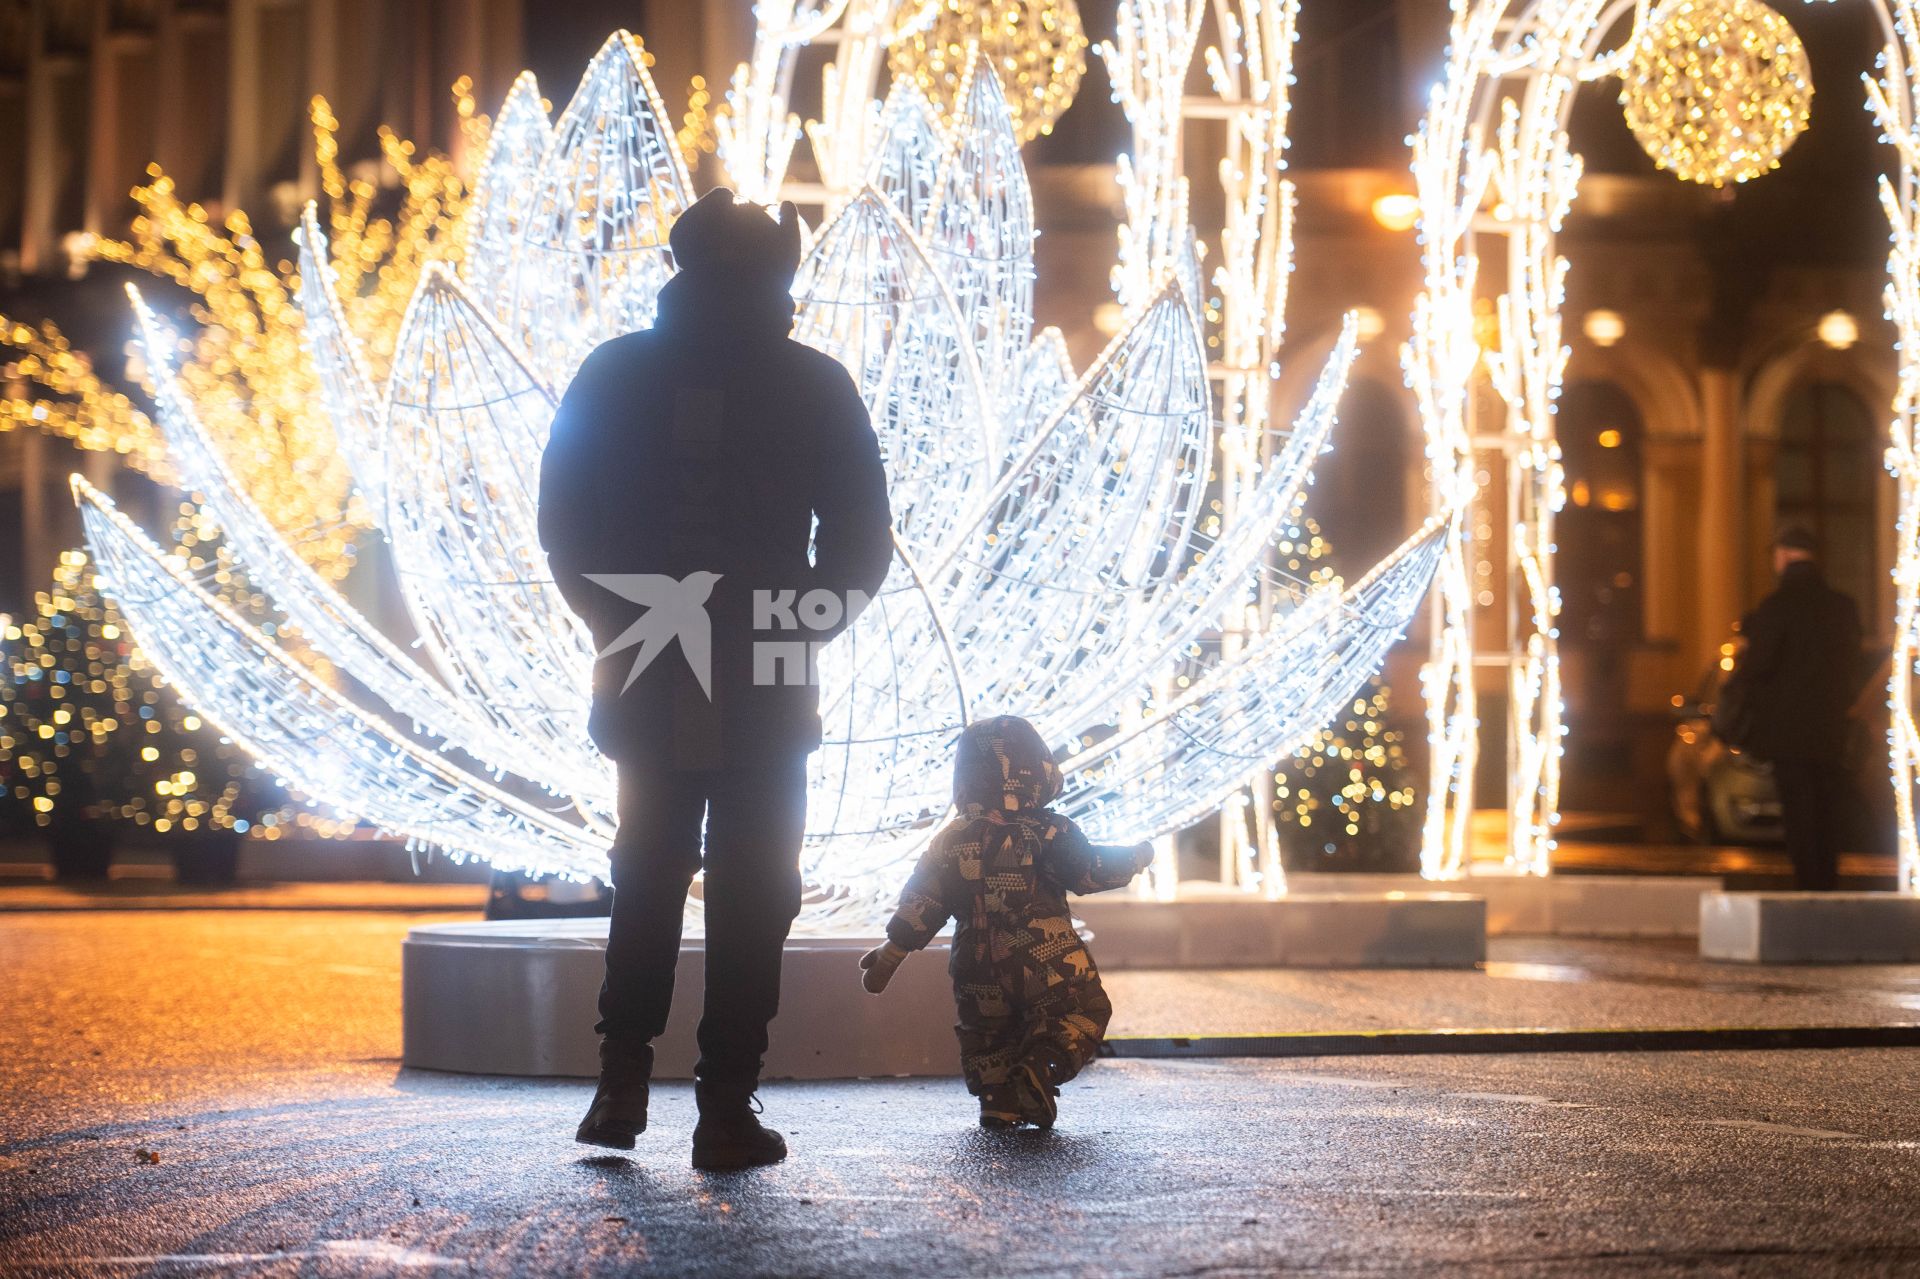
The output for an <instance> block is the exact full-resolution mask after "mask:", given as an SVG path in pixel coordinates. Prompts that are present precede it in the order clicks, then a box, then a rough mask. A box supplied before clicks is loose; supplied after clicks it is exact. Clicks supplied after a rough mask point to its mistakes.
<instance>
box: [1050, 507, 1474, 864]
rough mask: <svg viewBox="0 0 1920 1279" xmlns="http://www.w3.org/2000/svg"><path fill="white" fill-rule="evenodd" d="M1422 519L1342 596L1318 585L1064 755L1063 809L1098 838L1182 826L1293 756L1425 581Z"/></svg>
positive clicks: (1375, 658) (1397, 630)
mask: <svg viewBox="0 0 1920 1279" xmlns="http://www.w3.org/2000/svg"><path fill="white" fill-rule="evenodd" d="M1445 535H1446V524H1445V522H1444V521H1437V520H1436V521H1434V522H1432V523H1429V524H1428V525H1427V526H1426V527H1425V528H1423V529H1421V530H1420V532H1418V533H1416V534H1415V535H1414V536H1413V537H1412V538H1410V539H1409V540H1408V541H1407V542H1406V543H1405V544H1403V545H1402V546H1401V547H1400V549H1399V550H1397V551H1395V552H1394V553H1393V554H1392V555H1391V556H1389V557H1388V558H1387V559H1386V560H1384V561H1382V562H1381V564H1380V565H1379V566H1378V567H1376V568H1375V569H1374V570H1373V572H1371V573H1369V574H1368V575H1367V577H1366V578H1365V579H1363V580H1362V581H1361V582H1360V583H1359V584H1357V585H1356V586H1355V587H1353V589H1352V590H1350V591H1347V592H1344V593H1342V592H1339V591H1337V590H1334V589H1322V590H1320V591H1317V592H1315V593H1314V594H1313V595H1311V596H1309V598H1308V599H1307V600H1306V601H1305V602H1304V603H1303V604H1302V605H1300V606H1299V607H1298V608H1296V609H1294V610H1293V611H1292V612H1291V613H1289V614H1287V615H1286V616H1285V617H1284V619H1282V620H1281V621H1279V622H1277V623H1276V625H1275V626H1274V627H1273V628H1272V629H1270V630H1268V631H1267V632H1265V633H1264V634H1262V635H1260V636H1258V637H1256V638H1255V639H1254V640H1253V642H1252V643H1250V644H1249V645H1248V647H1247V648H1245V649H1243V650H1242V651H1241V652H1240V653H1239V654H1238V655H1236V656H1235V657H1233V658H1231V659H1229V660H1227V661H1225V662H1222V663H1221V664H1220V665H1218V666H1216V667H1214V668H1213V669H1212V670H1210V671H1208V672H1207V673H1206V675H1205V676H1203V677H1202V678H1201V679H1199V680H1197V681H1195V683H1194V684H1193V686H1192V687H1191V688H1189V689H1188V690H1187V691H1186V692H1185V693H1184V694H1182V695H1181V696H1180V697H1178V698H1177V699H1175V700H1174V701H1172V702H1171V703H1170V704H1169V705H1167V706H1166V707H1164V708H1162V709H1160V710H1158V711H1157V712H1155V713H1154V714H1153V715H1152V716H1150V717H1149V718H1148V719H1146V720H1144V721H1142V722H1141V723H1140V724H1138V725H1136V726H1134V727H1132V728H1130V729H1128V730H1126V731H1125V732H1122V733H1119V734H1116V735H1115V736H1114V737H1112V738H1110V739H1108V740H1106V741H1103V742H1100V743H1098V744H1097V745H1095V746H1094V747H1092V748H1090V749H1088V750H1086V751H1084V752H1082V753H1081V754H1079V755H1076V756H1075V757H1073V758H1071V759H1069V760H1068V761H1067V762H1066V763H1065V764H1063V765H1062V771H1064V772H1066V773H1067V775H1068V778H1069V785H1068V793H1067V795H1066V796H1065V798H1063V800H1062V801H1061V807H1062V808H1063V809H1065V810H1066V811H1067V812H1068V813H1069V814H1072V815H1074V816H1076V817H1077V818H1080V819H1082V820H1084V821H1085V822H1086V823H1087V826H1088V829H1089V831H1090V832H1091V833H1093V834H1094V836H1095V837H1096V838H1100V837H1103V836H1104V837H1107V838H1113V839H1132V838H1137V832H1139V831H1144V830H1152V831H1164V830H1178V829H1181V828H1182V827H1185V826H1188V825H1190V824H1192V823H1193V822H1195V821H1198V820H1199V819H1200V818H1202V817H1204V816H1206V815H1207V814H1208V813H1211V812H1214V811H1216V810H1217V809H1218V808H1219V807H1220V805H1221V804H1222V803H1223V802H1225V801H1226V799H1227V798H1228V797H1229V796H1230V795H1232V794H1233V793H1234V792H1235V791H1237V790H1239V789H1240V788H1241V787H1242V786H1243V785H1244V784H1245V782H1246V779H1247V777H1248V776H1249V775H1251V774H1253V773H1256V772H1258V771H1260V770H1261V769H1265V768H1271V767H1272V766H1273V765H1275V764H1276V763H1278V762H1279V761H1280V760H1281V759H1282V758H1284V757H1285V756H1286V755H1288V754H1289V753H1291V752H1292V751H1294V750H1296V749H1298V747H1299V746H1300V745H1301V744H1302V743H1303V742H1304V741H1306V740H1307V738H1309V737H1310V736H1312V734H1313V733H1315V732H1316V731H1318V730H1319V729H1320V728H1321V726H1322V725H1324V724H1325V723H1326V722H1327V720H1328V719H1330V718H1332V716H1333V715H1334V713H1335V712H1337V711H1338V710H1339V709H1340V708H1341V707H1342V706H1344V705H1346V704H1347V703H1348V702H1350V701H1351V700H1352V699H1353V697H1354V695H1355V694H1356V693H1357V692H1358V691H1359V690H1360V688H1361V687H1362V686H1363V685H1364V684H1365V683H1366V681H1367V680H1368V678H1370V677H1371V676H1372V675H1373V674H1374V672H1375V671H1377V670H1378V669H1379V665H1380V662H1381V661H1382V660H1383V659H1384V658H1385V657H1386V653H1387V650H1388V649H1389V648H1391V647H1392V646H1393V644H1394V643H1395V642H1396V641H1398V640H1399V639H1400V637H1401V635H1402V634H1403V633H1404V632H1405V630H1406V628H1407V625H1408V624H1409V623H1410V622H1411V621H1412V620H1413V614H1414V611H1415V610H1416V609H1417V608H1418V607H1419V605H1420V601H1421V599H1422V597H1424V596H1425V594H1426V590H1427V586H1428V583H1429V582H1431V581H1432V578H1433V571H1434V567H1435V565H1437V564H1438V563H1439V561H1440V556H1441V551H1442V549H1443V546H1444V541H1445Z"/></svg>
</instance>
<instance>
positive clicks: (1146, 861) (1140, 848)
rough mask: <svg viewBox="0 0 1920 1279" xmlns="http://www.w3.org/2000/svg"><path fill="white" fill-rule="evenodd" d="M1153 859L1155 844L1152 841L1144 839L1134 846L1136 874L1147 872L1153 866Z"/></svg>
mask: <svg viewBox="0 0 1920 1279" xmlns="http://www.w3.org/2000/svg"><path fill="white" fill-rule="evenodd" d="M1153 857H1154V853H1153V844H1152V842H1151V841H1149V840H1144V839H1143V840H1141V841H1140V842H1139V843H1137V844H1135V845H1134V846H1133V868H1134V871H1135V873H1138V872H1140V871H1143V870H1146V869H1147V868H1148V867H1150V866H1152V865H1153Z"/></svg>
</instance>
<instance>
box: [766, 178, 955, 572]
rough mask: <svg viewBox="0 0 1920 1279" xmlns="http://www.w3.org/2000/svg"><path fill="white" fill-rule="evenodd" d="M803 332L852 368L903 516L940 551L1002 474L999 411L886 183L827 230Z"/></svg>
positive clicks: (903, 527) (925, 545) (909, 533)
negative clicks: (990, 403)
mask: <svg viewBox="0 0 1920 1279" xmlns="http://www.w3.org/2000/svg"><path fill="white" fill-rule="evenodd" d="M793 292H794V297H795V300H796V301H797V302H798V303H799V315H798V319H797V320H796V322H795V325H794V334H793V335H794V339H795V340H796V341H800V342H805V343H806V344H807V345H809V346H813V347H817V348H818V349H820V350H822V351H825V352H827V353H828V354H829V355H832V356H833V357H834V358H835V359H837V360H839V361H840V362H841V363H842V364H844V365H846V366H847V369H848V371H849V372H851V373H852V374H853V376H854V380H855V382H856V383H857V384H858V385H859V387H860V392H861V395H862V397H863V398H864V399H865V400H866V402H867V404H868V406H869V410H870V412H871V413H872V415H873V426H874V430H875V431H876V432H877V433H878V434H879V436H880V447H881V450H882V453H883V454H884V456H885V457H886V461H887V477H888V482H889V490H890V496H891V499H892V503H893V514H894V525H895V527H896V528H897V529H898V530H899V531H900V534H901V536H902V537H903V538H905V539H906V541H907V543H908V545H909V546H912V547H914V548H915V549H916V550H918V551H920V552H921V553H931V552H932V551H934V550H937V549H938V548H940V547H942V546H944V545H945V544H946V543H947V541H948V540H949V539H950V538H951V537H952V535H953V533H954V529H955V523H956V521H958V520H959V519H960V518H961V517H962V515H964V514H965V512H966V511H967V509H968V508H969V507H970V506H971V505H972V504H973V503H974V502H976V501H977V500H978V499H979V497H980V495H981V493H982V492H984V490H985V488H986V485H987V483H988V481H989V480H990V479H991V478H992V474H991V472H992V454H993V444H992V440H991V436H990V434H989V428H990V426H991V418H990V417H989V415H988V413H987V412H986V411H985V409H984V407H983V401H984V398H985V397H984V395H983V394H982V392H981V390H980V379H979V374H978V371H977V369H976V366H975V364H974V360H973V352H972V349H971V344H970V343H969V341H968V340H967V338H966V335H965V333H964V332H963V331H962V325H961V323H960V320H959V318H958V315H957V313H956V311H955V309H954V304H953V299H952V297H951V295H949V294H948V292H947V291H946V289H945V288H944V287H943V286H942V285H941V283H940V279H939V277H938V276H937V275H936V274H935V272H934V269H933V266H932V264H931V263H930V262H929V261H928V260H927V256H926V253H925V252H924V251H923V250H922V249H921V248H920V246H919V245H918V243H916V242H915V240H914V236H913V232H912V231H911V230H909V229H908V227H907V225H906V223H905V222H903V221H902V220H901V218H900V215H899V213H898V212H897V211H895V209H894V208H893V206H892V205H891V204H889V203H888V202H887V200H886V197H884V196H882V195H881V194H880V193H879V192H878V191H875V190H873V189H872V188H868V189H867V190H865V191H862V192H861V193H860V194H859V195H858V196H856V197H854V199H853V200H851V201H850V202H849V203H848V204H847V206H846V207H845V208H844V209H842V210H841V211H840V213H839V214H838V215H837V216H836V217H835V218H834V219H833V221H831V222H829V223H828V224H827V225H826V226H825V227H824V228H822V229H821V232H820V234H819V235H818V236H817V237H816V238H815V240H814V243H813V247H812V249H811V250H810V251H809V252H808V254H807V257H806V260H805V261H804V262H803V263H802V264H801V268H800V275H799V278H798V279H797V280H796V281H795V283H794V289H793Z"/></svg>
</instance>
